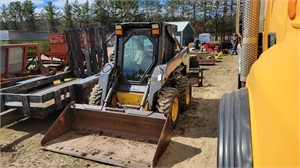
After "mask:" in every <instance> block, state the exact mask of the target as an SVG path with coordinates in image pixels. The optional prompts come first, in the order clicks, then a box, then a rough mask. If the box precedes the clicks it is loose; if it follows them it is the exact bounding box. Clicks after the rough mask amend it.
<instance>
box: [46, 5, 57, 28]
mask: <svg viewBox="0 0 300 168" xmlns="http://www.w3.org/2000/svg"><path fill="white" fill-rule="evenodd" d="M44 10H45V17H46V19H47V21H48V24H49V30H50V32H54V33H57V26H58V24H59V22H58V14H59V13H58V12H57V8H56V7H55V5H54V4H53V3H52V2H48V3H47V6H45V7H44Z"/></svg>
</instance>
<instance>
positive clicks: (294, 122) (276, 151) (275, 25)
mask: <svg viewBox="0 0 300 168" xmlns="http://www.w3.org/2000/svg"><path fill="white" fill-rule="evenodd" d="M293 2H295V1H293ZM293 2H290V5H288V3H289V1H283V0H280V1H279V0H277V1H272V0H271V1H268V3H267V4H268V5H267V8H266V9H267V13H269V14H267V15H266V18H265V20H266V22H265V23H266V27H265V28H266V29H265V30H267V32H268V31H269V32H272V31H273V32H276V38H277V43H276V44H275V45H274V46H273V47H271V48H269V49H267V50H266V51H264V52H263V53H262V55H261V56H260V58H259V60H258V61H256V62H255V63H254V64H253V66H252V68H251V71H250V73H249V76H248V78H247V85H246V87H247V88H248V90H249V103H250V120H251V134H252V150H253V166H254V167H300V2H299V1H297V3H293ZM295 4H297V6H296V5H295ZM293 5H294V6H293ZM288 10H290V11H291V10H294V11H295V13H296V14H295V16H294V17H289V16H288ZM267 32H264V33H267ZM265 35H266V34H265ZM264 38H266V37H265V36H264ZM264 40H265V39H264ZM264 45H267V43H266V42H265V41H264ZM264 49H266V46H264Z"/></svg>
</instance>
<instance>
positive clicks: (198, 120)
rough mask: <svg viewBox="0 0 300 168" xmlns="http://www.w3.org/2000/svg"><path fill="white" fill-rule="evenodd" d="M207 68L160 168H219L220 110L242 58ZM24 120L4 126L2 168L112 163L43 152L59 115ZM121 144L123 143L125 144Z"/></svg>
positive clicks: (228, 58) (0, 138) (0, 142)
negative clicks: (43, 143) (43, 139)
mask: <svg viewBox="0 0 300 168" xmlns="http://www.w3.org/2000/svg"><path fill="white" fill-rule="evenodd" d="M201 68H203V69H204V82H203V87H193V88H192V103H191V107H190V108H189V110H188V111H186V112H184V113H183V114H182V115H181V116H180V119H179V122H178V124H177V127H176V129H175V130H174V131H173V133H172V140H171V142H170V144H169V146H168V148H167V150H166V151H165V152H164V154H163V155H162V157H161V158H160V160H159V161H158V164H157V167H178V168H181V167H182V168H184V167H188V168H199V167H216V165H217V164H216V163H217V156H216V155H217V128H218V108H219V101H220V98H221V96H222V95H223V94H224V93H227V92H231V91H234V90H236V89H237V85H238V82H237V77H238V57H237V56H231V55H226V56H224V58H223V59H222V60H221V61H220V62H216V65H215V66H201ZM57 116H58V115H57V114H53V115H51V116H49V118H47V119H27V120H26V119H25V120H22V121H19V122H17V123H13V124H10V125H7V126H4V127H3V128H1V129H0V147H1V153H0V160H1V167H3V168H6V167H34V168H36V167H61V168H66V167H70V168H71V167H112V166H109V165H104V164H101V163H96V162H93V161H88V160H84V159H79V158H74V157H71V156H66V155H62V154H56V153H53V152H49V151H44V150H42V147H41V145H40V142H41V139H42V138H43V136H44V135H45V133H46V131H47V130H48V129H49V127H50V126H51V125H52V123H53V122H54V121H55V119H56V118H57ZM120 145H122V144H120Z"/></svg>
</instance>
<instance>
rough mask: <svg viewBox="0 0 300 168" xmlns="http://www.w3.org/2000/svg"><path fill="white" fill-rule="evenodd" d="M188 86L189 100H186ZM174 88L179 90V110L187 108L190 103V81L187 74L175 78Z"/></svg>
mask: <svg viewBox="0 0 300 168" xmlns="http://www.w3.org/2000/svg"><path fill="white" fill-rule="evenodd" d="M188 86H189V87H190V95H189V96H190V101H189V102H188V103H187V102H186V98H187V97H186V96H187V95H186V89H187V87H188ZM176 88H177V90H178V91H179V100H180V101H179V103H180V112H184V111H185V110H187V109H188V108H189V106H190V104H191V99H192V86H191V83H190V79H189V78H188V77H187V76H182V77H181V78H179V79H177V81H176Z"/></svg>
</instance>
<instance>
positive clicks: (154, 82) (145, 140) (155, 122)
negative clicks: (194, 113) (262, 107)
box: [41, 23, 191, 167]
mask: <svg viewBox="0 0 300 168" xmlns="http://www.w3.org/2000/svg"><path fill="white" fill-rule="evenodd" d="M176 31H177V27H176V26H175V25H172V24H167V23H123V24H116V25H115V35H116V38H115V42H116V45H115V53H114V61H113V62H110V63H107V64H106V65H105V66H104V67H103V69H102V71H101V73H100V77H99V83H98V84H97V85H95V87H94V88H93V89H92V92H91V94H90V98H89V105H87V104H70V105H69V106H68V107H66V108H65V110H64V111H63V112H62V114H61V115H60V116H59V117H58V119H57V120H56V121H55V123H54V124H53V125H52V127H51V128H50V129H49V130H48V132H47V133H46V135H45V137H44V138H43V140H42V142H41V144H42V146H44V148H45V149H46V150H51V151H54V152H58V153H63V154H67V155H72V156H76V157H82V158H86V159H91V160H94V161H99V162H104V163H108V164H112V165H118V166H122V167H123V166H125V167H151V166H155V165H156V163H157V161H158V159H159V157H160V156H161V155H162V153H163V152H164V150H165V149H166V147H167V145H168V143H169V142H170V138H171V136H170V131H171V129H172V128H174V127H175V126H176V123H177V121H178V117H179V112H182V111H184V110H185V109H187V108H188V106H189V104H190V102H191V85H190V82H189V78H188V72H189V56H188V49H187V48H182V47H181V45H180V43H178V41H177V40H176V36H175V34H176ZM175 46H177V47H178V48H179V50H178V51H177V50H175Z"/></svg>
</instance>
